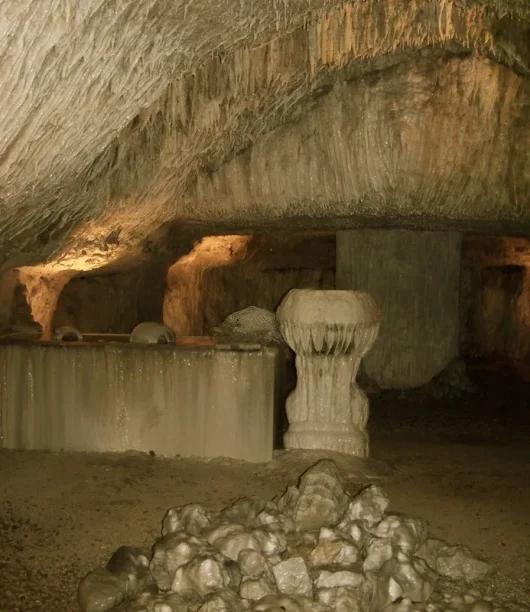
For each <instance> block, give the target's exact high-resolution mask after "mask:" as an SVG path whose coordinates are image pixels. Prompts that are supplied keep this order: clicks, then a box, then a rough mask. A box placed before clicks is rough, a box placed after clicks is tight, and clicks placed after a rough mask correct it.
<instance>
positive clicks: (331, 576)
mask: <svg viewBox="0 0 530 612" xmlns="http://www.w3.org/2000/svg"><path fill="white" fill-rule="evenodd" d="M364 581H365V577H364V576H363V575H362V574H359V573H357V572H349V571H345V570H340V571H338V572H335V571H334V572H330V571H323V572H319V574H318V577H317V579H316V580H315V587H316V588H317V589H333V588H336V587H352V588H358V587H360V586H362V585H363V584H364Z"/></svg>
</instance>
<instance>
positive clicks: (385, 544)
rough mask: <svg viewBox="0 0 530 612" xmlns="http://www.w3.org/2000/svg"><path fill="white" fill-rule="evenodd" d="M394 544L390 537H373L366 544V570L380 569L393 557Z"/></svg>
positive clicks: (364, 562)
mask: <svg viewBox="0 0 530 612" xmlns="http://www.w3.org/2000/svg"><path fill="white" fill-rule="evenodd" d="M393 552H394V551H393V549H392V544H391V542H390V540H389V539H387V538H385V539H383V538H371V539H370V541H369V542H368V544H367V546H366V557H365V559H364V561H363V569H364V571H365V572H369V571H373V570H378V569H380V568H381V567H383V565H384V564H385V563H386V562H387V561H388V560H389V559H391V558H392V555H393Z"/></svg>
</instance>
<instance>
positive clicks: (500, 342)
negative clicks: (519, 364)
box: [460, 258, 530, 360]
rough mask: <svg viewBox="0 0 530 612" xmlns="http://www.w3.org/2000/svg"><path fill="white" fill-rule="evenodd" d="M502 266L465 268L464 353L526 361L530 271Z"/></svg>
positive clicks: (462, 291) (529, 344) (462, 303)
mask: <svg viewBox="0 0 530 612" xmlns="http://www.w3.org/2000/svg"><path fill="white" fill-rule="evenodd" d="M514 260H515V261H517V260H518V258H514ZM514 260H512V261H514ZM519 261H520V260H519ZM498 263H499V262H498V261H497V265H495V266H487V265H486V262H485V261H483V262H482V265H481V266H480V267H475V266H469V265H464V266H463V267H462V273H463V274H462V281H461V289H460V317H461V330H462V331H461V334H460V342H461V346H462V350H463V352H464V354H465V355H466V356H468V357H469V356H471V357H501V358H509V359H521V360H524V359H526V358H527V357H528V356H530V271H529V269H528V268H526V267H524V266H523V265H514V264H513V263H512V264H511V265H502V266H499V265H498Z"/></svg>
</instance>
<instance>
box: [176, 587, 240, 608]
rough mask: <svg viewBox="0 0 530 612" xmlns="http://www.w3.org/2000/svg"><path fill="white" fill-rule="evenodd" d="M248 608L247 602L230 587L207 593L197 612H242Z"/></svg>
mask: <svg viewBox="0 0 530 612" xmlns="http://www.w3.org/2000/svg"><path fill="white" fill-rule="evenodd" d="M248 609H249V605H248V602H246V601H244V600H242V599H241V598H240V597H238V596H237V594H236V593H234V591H232V590H230V589H221V590H219V591H217V592H215V593H212V594H211V595H208V597H207V598H206V601H205V602H204V604H203V605H202V606H201V607H200V608H199V610H198V612H244V611H245V610H248ZM179 612H180V610H179ZM183 612H187V611H183ZM190 612H191V611H190Z"/></svg>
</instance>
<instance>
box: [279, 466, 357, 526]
mask: <svg viewBox="0 0 530 612" xmlns="http://www.w3.org/2000/svg"><path fill="white" fill-rule="evenodd" d="M287 496H289V492H287ZM293 501H294V503H288V502H287V507H286V509H285V510H284V511H285V512H286V514H288V515H289V516H292V518H293V521H294V524H295V525H296V527H297V528H298V529H302V530H304V531H311V530H315V529H320V528H321V527H328V526H334V525H336V524H337V523H338V522H339V521H340V520H341V518H342V517H343V515H344V512H345V510H346V507H347V505H348V496H347V495H346V493H345V491H344V485H343V483H342V479H341V477H340V473H339V471H338V469H337V466H336V465H335V464H334V463H333V462H332V461H326V460H324V461H320V462H319V463H317V464H316V465H315V466H313V467H312V468H311V469H309V470H308V471H307V472H306V473H305V474H303V476H302V477H301V478H300V485H299V488H298V495H297V496H296V498H295V499H293Z"/></svg>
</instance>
